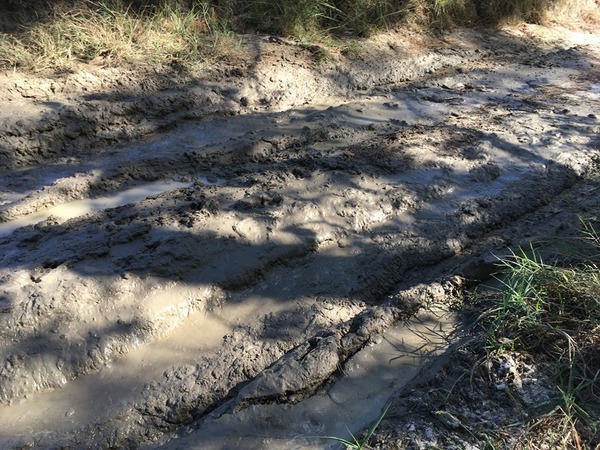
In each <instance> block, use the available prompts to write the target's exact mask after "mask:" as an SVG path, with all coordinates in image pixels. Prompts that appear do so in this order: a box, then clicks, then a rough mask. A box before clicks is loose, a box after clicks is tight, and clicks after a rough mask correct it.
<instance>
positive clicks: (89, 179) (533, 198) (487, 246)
mask: <svg viewBox="0 0 600 450" xmlns="http://www.w3.org/2000/svg"><path fill="white" fill-rule="evenodd" d="M538 31H539V30H538V29H537V28H532V27H529V28H528V27H523V28H522V29H519V30H505V31H490V30H485V31H481V32H475V31H470V32H459V33H455V34H453V35H452V36H449V37H448V38H447V39H446V41H434V40H433V39H431V40H425V39H424V38H420V41H419V42H417V43H414V42H413V45H409V44H407V43H402V42H401V39H400V36H398V35H393V34H392V35H387V36H386V37H381V38H379V40H376V41H374V42H371V43H368V44H364V47H363V48H362V49H361V51H359V52H358V53H357V54H352V55H347V56H344V57H342V56H335V55H333V56H331V55H330V56H329V57H328V58H323V55H321V54H320V53H319V49H318V48H317V49H315V48H306V47H305V46H300V45H297V44H295V43H292V42H288V41H283V40H280V39H275V38H268V37H267V38H260V37H259V38H255V39H253V40H250V41H248V42H249V43H247V44H245V47H244V49H245V50H244V51H246V52H247V58H246V59H245V61H246V63H245V64H244V65H242V64H241V62H239V61H238V62H237V63H236V64H237V65H236V64H233V63H231V64H229V65H226V64H223V65H221V66H219V67H217V68H215V69H213V70H212V71H210V72H208V73H207V74H204V75H202V77H200V76H193V75H191V74H187V73H181V72H177V73H171V72H168V71H167V72H164V73H163V72H160V73H159V72H157V73H156V74H152V73H145V74H142V75H139V74H137V75H136V74H134V73H133V72H132V73H126V74H123V73H122V72H121V73H119V72H117V71H116V69H102V70H100V69H98V70H97V71H96V72H95V73H94V74H92V73H91V72H90V73H87V72H86V73H83V74H79V75H77V76H76V75H69V76H66V77H62V78H57V79H55V80H37V79H34V78H27V79H19V78H18V77H17V76H16V75H14V74H6V75H4V80H5V81H3V83H5V84H4V87H3V88H2V90H3V92H4V93H5V94H6V98H7V99H8V100H6V101H5V102H4V103H3V105H2V108H1V109H2V111H0V115H1V116H2V118H1V120H0V127H1V128H0V167H1V168H2V171H1V173H0V221H1V223H0V280H1V281H0V283H1V284H0V322H1V324H0V325H1V326H0V333H1V336H2V339H1V340H0V342H1V343H0V349H1V352H2V353H1V355H2V361H3V362H2V365H1V366H0V423H1V424H2V425H0V446H1V447H3V448H21V447H27V448H29V447H34V448H36V447H37V448H46V447H63V448H82V447H93V448H138V447H145V446H148V447H152V448H154V447H158V446H164V447H165V448H202V449H209V448H214V449H220V448H326V447H328V446H331V445H334V444H332V443H331V442H330V441H327V440H323V439H321V438H319V436H327V435H337V436H339V435H344V434H345V433H346V427H348V428H349V429H350V430H351V431H352V432H358V431H360V430H361V429H362V428H364V426H365V425H366V424H368V423H369V422H371V421H372V420H373V419H375V418H376V417H377V415H378V414H379V411H380V410H381V407H382V405H384V404H385V403H386V401H387V400H388V398H389V397H390V396H391V395H392V394H394V393H395V392H401V390H402V388H403V387H404V386H405V385H407V383H409V382H410V381H411V380H413V379H414V377H415V376H418V374H419V373H420V372H419V369H420V368H421V367H422V366H423V365H424V364H426V363H428V362H430V361H431V359H432V358H444V356H443V354H444V350H445V349H446V348H447V347H448V346H449V345H452V343H453V342H455V340H456V339H458V336H459V335H460V324H459V323H458V322H457V321H456V319H455V318H454V317H453V315H452V314H451V313H450V312H448V308H447V306H446V305H447V304H448V303H449V298H450V297H452V296H453V295H458V294H459V293H460V292H461V290H462V289H463V288H464V287H465V286H466V285H468V284H469V283H473V282H476V281H478V280H481V279H483V278H485V277H487V276H488V275H489V274H490V272H491V271H492V270H493V262H494V255H501V254H503V253H505V251H506V248H507V247H510V246H514V245H518V244H522V243H525V242H528V241H530V240H532V239H535V237H536V236H537V235H549V234H553V233H559V232H561V230H565V229H568V228H570V227H572V226H573V225H574V223H575V222H576V217H577V214H583V213H591V212H593V211H597V209H594V208H597V206H598V202H600V196H598V195H597V191H596V190H595V188H591V189H587V190H582V189H581V186H582V183H584V182H585V181H586V179H587V177H588V176H589V175H590V174H592V173H593V172H594V171H595V170H597V167H598V163H599V161H600V159H599V158H600V140H599V137H598V136H599V131H600V122H599V119H598V117H597V115H598V114H599V113H600V72H599V67H600V55H599V53H598V45H599V44H600V38H599V37H598V36H594V35H591V34H581V33H579V34H578V33H574V32H568V31H566V30H558V31H556V30H555V31H554V32H553V33H550V38H548V36H547V34H548V33H546V35H545V37H544V39H542V38H540V37H539V36H538V35H537V34H536V33H537V32H538ZM405 37H406V36H405ZM319 55H320V56H319ZM242 59H244V58H242ZM169 70H173V71H174V70H175V68H171V69H169ZM128 77H129V78H128ZM144 136H145V137H144ZM142 137H144V138H143V139H141V138H142ZM131 138H136V139H135V140H132V139H131ZM578 189H579V190H578ZM572 192H577V193H578V194H577V195H576V196H574V195H571V197H569V198H572V199H573V201H571V202H565V201H564V198H565V195H567V194H569V193H572ZM559 199H563V200H562V201H561V202H559V201H558V200H559ZM584 200H585V201H584ZM580 201H581V203H579V202H580ZM583 205H585V208H583ZM580 206H581V207H580ZM413 385H414V383H413ZM409 386H410V384H409Z"/></svg>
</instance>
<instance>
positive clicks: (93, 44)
mask: <svg viewBox="0 0 600 450" xmlns="http://www.w3.org/2000/svg"><path fill="white" fill-rule="evenodd" d="M558 6H561V7H562V8H563V10H564V9H568V10H569V11H570V12H572V11H574V10H576V11H580V10H581V11H583V10H585V11H592V10H594V9H595V8H596V7H597V4H596V0H356V1H349V0H294V1H292V0H245V1H240V2H233V1H231V0H172V1H170V0H145V1H144V0H139V1H136V0H62V1H58V2H49V1H46V0H37V1H24V0H9V1H7V2H2V4H1V5H0V67H4V68H12V69H25V70H30V71H31V70H33V71H38V72H39V71H48V70H49V69H51V70H52V71H61V70H70V69H72V68H73V67H74V65H75V64H77V63H81V62H95V63H98V64H103V65H106V64H113V65H114V64H117V65H123V64H129V65H132V64H133V65H135V64H159V63H162V64H169V63H171V62H172V61H177V62H178V63H184V64H186V65H188V66H190V65H191V66H193V65H196V64H198V63H205V62H212V61H213V60H214V59H215V58H221V57H223V55H224V54H227V53H228V52H231V51H232V50H233V51H235V46H236V42H237V40H238V39H239V38H235V37H234V33H250V32H264V33H274V34H278V35H285V36H291V37H295V38H298V39H300V40H301V41H319V40H321V41H323V40H328V39H330V38H331V37H332V36H333V37H336V38H339V37H343V38H349V39H352V38H353V37H356V36H359V37H360V36H366V35H369V34H371V33H373V32H376V31H378V30H382V29H386V28H390V27H395V26H402V25H406V24H417V25H418V26H420V27H422V28H423V29H426V30H436V31H440V30H443V29H446V28H448V27H450V26H452V25H465V24H493V23H500V22H503V21H507V20H526V21H532V22H539V21H541V20H543V19H544V17H545V16H546V14H547V12H548V11H550V10H556V8H557V7H558ZM32 11H34V12H33V13H32Z"/></svg>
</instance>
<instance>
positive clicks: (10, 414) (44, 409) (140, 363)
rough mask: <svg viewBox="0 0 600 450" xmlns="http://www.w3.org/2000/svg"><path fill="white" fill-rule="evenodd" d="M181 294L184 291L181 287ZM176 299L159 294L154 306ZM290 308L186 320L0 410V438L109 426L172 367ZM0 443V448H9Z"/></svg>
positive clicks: (226, 310) (207, 313) (252, 306)
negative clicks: (258, 318) (158, 336)
mask: <svg viewBox="0 0 600 450" xmlns="http://www.w3.org/2000/svg"><path fill="white" fill-rule="evenodd" d="M178 289H182V288H181V286H180V287H179V288H178ZM170 295H173V293H169V292H168V291H160V292H158V293H157V295H156V297H157V300H156V301H160V298H162V297H169V296H170ZM286 307H288V305H287V304H285V303H282V302H272V301H270V300H269V299H267V298H264V297H260V296H253V297H252V296H251V297H249V298H245V299H244V302H238V303H232V304H224V305H220V306H218V307H215V308H212V309H211V310H202V311H197V312H194V313H192V314H190V315H189V316H188V317H186V318H184V319H182V320H180V321H179V323H178V324H177V327H176V328H174V330H173V332H172V333H170V334H168V335H166V336H165V337H163V338H161V339H157V340H155V341H153V342H151V343H147V344H142V345H139V346H137V347H136V348H134V349H133V350H132V351H130V352H128V353H127V354H125V355H124V356H121V357H118V358H116V359H114V360H113V361H112V362H111V363H110V364H109V365H107V366H105V367H103V368H102V369H101V370H100V371H98V372H97V373H93V374H90V375H87V376H81V377H78V378H76V379H75V380H72V381H70V382H69V383H67V384H66V385H65V386H63V387H61V388H58V389H55V390H52V391H47V392H42V393H38V394H36V395H35V396H33V398H30V397H29V396H27V397H26V398H24V399H21V400H18V401H16V402H15V403H13V404H12V405H10V406H8V405H0V423H2V427H0V438H4V439H7V438H10V437H14V436H18V435H23V434H27V433H40V432H64V431H68V430H70V429H73V428H77V427H81V426H83V425H85V424H90V423H96V422H102V421H103V420H110V418H111V417H114V416H115V415H118V414H119V413H123V412H125V411H127V409H128V408H131V407H132V406H133V404H134V402H135V401H137V400H139V399H140V395H141V393H142V392H143V390H144V386H146V385H147V384H148V383H151V382H158V381H160V379H161V378H162V375H163V372H164V371H165V370H166V369H168V368H169V367H171V366H172V365H174V364H178V365H188V364H191V365H193V364H196V363H197V362H198V361H199V360H200V359H201V358H202V356H203V355H207V354H211V353H214V352H215V351H216V350H217V349H218V348H219V347H220V346H221V344H222V341H223V337H224V336H226V335H227V334H228V333H230V332H231V331H232V329H233V328H234V327H235V326H237V325H239V324H241V323H244V322H248V321H250V320H251V319H252V318H253V317H256V316H257V315H262V314H265V313H269V312H270V313H274V314H275V313H278V312H280V311H281V310H282V309H285V308H286ZM10 447H11V446H10V444H8V442H4V443H3V442H2V441H0V448H10Z"/></svg>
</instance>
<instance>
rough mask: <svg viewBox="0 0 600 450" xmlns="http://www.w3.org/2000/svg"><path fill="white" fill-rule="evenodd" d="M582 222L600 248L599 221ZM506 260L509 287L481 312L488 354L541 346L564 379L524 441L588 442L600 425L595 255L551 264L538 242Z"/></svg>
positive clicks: (599, 291) (599, 272)
mask: <svg viewBox="0 0 600 450" xmlns="http://www.w3.org/2000/svg"><path fill="white" fill-rule="evenodd" d="M582 223H583V232H584V234H585V235H586V236H587V238H588V240H589V241H590V242H592V243H593V244H594V245H596V246H597V247H596V248H597V249H598V250H600V240H599V239H598V234H597V232H596V231H595V229H594V227H593V226H592V225H591V223H590V222H582ZM500 267H501V269H502V272H501V276H500V277H499V279H500V280H501V282H502V284H503V292H502V295H501V297H500V299H499V301H498V303H497V304H496V305H491V304H490V305H489V307H488V308H487V309H486V310H485V312H484V313H483V314H482V315H481V316H480V318H479V320H480V323H481V324H483V326H484V327H485V328H486V330H487V343H486V346H487V351H488V355H492V354H497V353H498V352H504V351H506V350H522V351H526V352H528V353H531V354H535V355H537V357H538V358H540V359H542V360H543V361H544V362H545V364H546V365H547V366H548V368H549V370H550V371H551V372H552V373H553V375H554V379H555V381H556V384H557V395H556V397H555V398H553V399H551V400H550V401H548V402H546V404H544V405H540V407H541V411H543V413H542V414H541V415H538V418H537V419H536V420H534V421H532V422H531V423H530V424H529V429H528V431H527V433H525V434H524V436H523V437H522V439H521V440H520V443H519V445H518V446H517V448H528V445H529V443H531V441H532V439H533V438H532V436H535V439H542V440H543V442H545V443H547V444H549V445H550V446H551V447H552V448H565V449H566V448H583V447H581V442H588V443H590V442H593V441H594V436H597V435H598V432H600V430H599V428H598V427H599V425H600V269H599V268H598V267H597V266H596V265H595V264H594V263H593V262H591V261H590V260H588V261H586V262H584V263H579V264H574V265H572V266H569V267H560V266H558V265H557V264H546V263H545V262H543V260H542V258H541V256H540V255H539V253H538V252H537V251H536V250H535V249H534V248H533V247H531V248H529V249H527V251H525V250H523V249H520V250H519V251H518V252H515V253H513V254H512V256H511V257H510V258H508V259H505V260H502V261H500ZM535 439H533V440H535ZM597 444H598V443H596V444H594V445H597Z"/></svg>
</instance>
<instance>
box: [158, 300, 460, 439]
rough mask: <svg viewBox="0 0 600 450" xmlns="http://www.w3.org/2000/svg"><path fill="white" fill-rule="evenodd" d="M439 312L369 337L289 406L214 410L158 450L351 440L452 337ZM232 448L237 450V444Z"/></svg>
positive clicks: (449, 319)
mask: <svg viewBox="0 0 600 450" xmlns="http://www.w3.org/2000/svg"><path fill="white" fill-rule="evenodd" d="M456 326H457V323H456V320H455V317H454V316H453V314H451V313H449V312H448V311H445V310H441V309H438V310H432V311H429V312H423V313H421V314H419V315H418V316H417V317H415V318H414V319H412V320H410V321H409V322H408V323H400V324H398V325H396V326H394V327H392V328H391V329H389V330H387V331H386V332H385V333H383V334H381V335H379V336H375V337H374V340H373V342H372V343H371V344H369V345H367V346H366V347H365V348H364V349H363V350H362V351H360V352H359V353H357V354H356V355H355V356H353V357H352V358H350V359H349V360H348V361H347V362H346V363H345V364H344V366H343V367H342V368H341V369H340V370H341V372H342V373H343V376H340V378H339V379H338V380H337V381H334V382H333V383H332V384H330V385H328V386H326V387H324V388H323V389H322V391H320V392H318V393H317V394H316V395H314V396H312V397H310V398H307V399H305V400H303V401H301V402H300V403H297V404H294V405H289V404H288V405H278V404H272V405H255V406H250V407H248V408H247V409H245V410H243V411H240V412H238V413H236V414H223V413H222V412H221V411H220V410H216V411H215V412H214V413H212V414H211V415H210V416H208V417H207V418H205V419H204V420H203V421H202V423H201V424H200V425H199V426H198V427H197V428H195V429H193V430H192V429H190V430H188V432H189V433H190V434H189V435H186V434H185V433H180V434H179V435H178V439H173V440H172V441H170V442H167V443H166V444H165V445H164V446H163V447H161V448H165V449H185V448H193V449H207V450H213V449H214V450H217V449H233V448H245V449H264V448H277V449H282V450H291V449H326V448H327V449H335V448H339V444H336V443H335V441H333V440H330V439H325V438H324V437H326V436H336V437H341V438H344V439H348V440H352V438H351V435H350V433H352V434H354V435H359V434H360V432H361V431H362V430H363V427H364V425H365V424H366V423H369V422H371V421H374V420H375V419H377V417H378V416H379V415H380V413H381V411H382V409H383V408H384V406H385V404H386V402H387V400H388V398H389V393H390V392H395V391H397V390H398V389H401V388H402V387H403V386H404V385H406V384H407V383H408V382H410V381H411V380H412V379H413V378H414V377H415V376H416V375H417V374H418V373H419V371H420V370H421V369H422V367H423V365H424V364H425V363H426V362H428V361H430V360H431V358H434V357H437V356H439V355H441V354H442V353H443V352H444V350H445V349H446V348H447V346H448V344H449V342H450V341H451V340H452V339H453V337H452V336H453V335H454V334H455V333H456ZM236 446H237V447H236Z"/></svg>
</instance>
